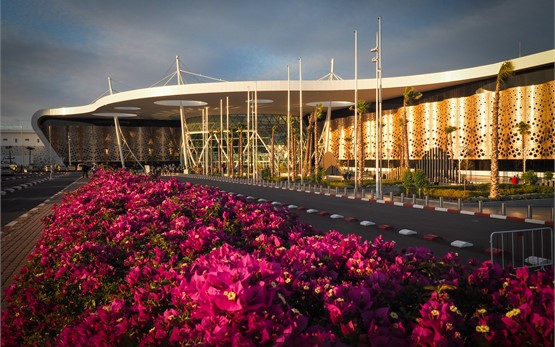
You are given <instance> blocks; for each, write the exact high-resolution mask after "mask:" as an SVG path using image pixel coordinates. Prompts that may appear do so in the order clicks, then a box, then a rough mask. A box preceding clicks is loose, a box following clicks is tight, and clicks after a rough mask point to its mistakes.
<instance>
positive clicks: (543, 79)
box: [33, 51, 555, 174]
mask: <svg viewBox="0 0 555 347" xmlns="http://www.w3.org/2000/svg"><path fill="white" fill-rule="evenodd" d="M554 58H555V51H548V52H542V53H539V54H535V55H532V56H527V57H522V58H515V59H514V60H513V63H514V65H515V76H514V77H513V78H511V79H510V80H509V81H508V82H507V84H506V85H505V86H504V89H503V90H502V91H501V102H500V106H501V110H500V111H501V112H500V123H499V127H500V142H499V143H500V151H499V153H500V161H501V168H502V170H507V171H518V170H519V165H520V164H519V163H521V162H522V159H523V156H524V157H525V158H526V159H527V163H528V167H529V168H531V169H536V170H538V171H542V170H549V169H551V170H553V165H552V164H553V160H555V142H554V141H555V136H554V129H555V127H554V122H555V121H554V120H555V115H554V110H555V101H554V95H555V82H554V78H553V75H554V70H553V64H554V61H555V59H554ZM500 65H501V63H497V64H491V65H486V66H481V67H476V68H471V69H464V70H457V71H448V72H440V73H435V74H427V75H418V76H406V77H393V78H385V79H384V81H383V112H382V118H381V124H382V136H381V141H380V142H381V150H380V152H381V158H380V159H381V163H382V167H386V168H394V167H396V166H398V164H399V160H400V155H401V152H400V151H401V147H402V143H403V141H404V140H403V137H402V131H401V127H400V126H399V125H400V119H401V118H402V117H403V114H404V112H405V109H404V108H403V100H402V96H403V91H404V88H405V87H406V86H412V87H413V88H414V89H415V90H417V91H419V92H421V93H422V94H423V98H422V100H420V102H419V103H418V104H417V105H414V106H410V107H407V120H408V122H407V128H408V139H409V159H410V161H411V166H412V167H419V165H420V166H422V165H427V164H425V163H426V161H427V160H432V159H430V158H436V157H437V153H443V154H442V155H443V158H444V159H442V160H444V161H445V160H447V161H450V162H451V166H450V168H451V169H456V170H460V169H461V163H462V162H466V169H473V170H489V159H490V155H491V146H490V144H491V141H490V137H491V126H492V124H491V115H492V108H493V97H494V92H493V90H494V89H495V78H496V74H497V71H498V69H499V66H500ZM176 73H177V74H179V73H181V71H180V70H179V65H177V72H176ZM178 80H180V79H178ZM357 84H358V85H359V87H358V95H359V100H364V101H366V102H367V104H368V105H369V112H368V113H365V114H363V115H362V121H361V123H360V125H359V126H360V127H361V128H362V140H363V145H362V148H363V154H364V155H363V159H364V161H365V165H364V166H365V168H368V169H369V170H372V168H373V166H375V164H374V163H375V159H376V155H375V153H376V142H377V137H376V113H375V103H376V100H375V97H374V95H375V88H376V80H374V79H367V80H361V81H358V82H357ZM354 85H355V81H354V80H340V81H335V80H329V81H322V80H318V81H290V80H288V81H246V82H212V83H200V84H188V85H184V84H180V83H178V84H177V85H175V86H163V87H152V88H147V89H139V90H133V91H128V92H121V93H117V94H111V95H109V96H106V97H104V98H101V99H99V100H98V101H96V102H95V103H93V104H90V105H84V106H79V107H73V108H71V107H70V108H60V109H49V110H40V111H38V112H37V113H35V115H34V116H33V127H34V129H35V130H36V132H37V134H38V136H39V138H40V139H42V141H44V142H45V143H47V144H48V145H47V147H49V146H50V144H51V145H52V149H53V152H54V153H55V156H54V159H53V160H54V161H55V162H56V163H58V164H61V165H68V164H69V163H70V161H71V162H105V163H119V164H120V165H125V163H129V164H131V163H137V164H140V163H143V164H149V163H150V164H164V163H178V164H181V165H182V166H184V167H185V169H188V170H195V171H201V172H204V173H224V174H225V173H229V170H230V168H231V167H233V170H241V169H242V168H243V167H244V166H245V165H246V166H247V168H246V169H245V171H246V172H247V174H248V173H249V172H250V173H251V174H255V173H256V172H259V171H260V170H261V168H264V167H268V166H273V167H275V168H277V169H279V168H281V171H282V172H283V171H287V169H288V168H289V169H291V170H292V169H293V165H295V164H294V163H297V165H302V162H303V161H304V160H306V154H305V153H304V152H303V151H304V149H305V148H306V147H307V145H308V143H307V138H308V135H309V133H308V129H309V127H310V124H309V120H310V119H311V113H313V111H314V109H315V105H318V104H321V105H323V106H324V115H323V117H322V119H321V120H320V121H319V122H318V123H317V124H318V127H317V131H316V134H317V137H318V145H317V147H318V151H317V152H318V153H319V154H318V156H319V160H318V162H319V163H322V161H321V159H322V158H323V157H324V154H326V153H327V154H328V156H329V154H331V156H332V157H333V158H334V159H335V161H336V162H337V164H336V165H338V166H344V167H352V166H353V159H354V142H355V141H353V139H355V138H356V136H355V135H354V126H355V124H354V123H355V122H354V115H353V111H352V107H351V106H352V105H353V104H354ZM519 122H526V123H528V124H529V125H530V134H529V135H527V136H525V137H524V138H523V136H522V134H519V133H518V132H517V130H516V124H518V123H519ZM300 123H302V126H299V124H300ZM288 124H289V125H288ZM446 127H453V128H456V130H455V131H452V132H451V133H447V132H446V131H445V128H446ZM70 153H71V155H70ZM303 155H305V158H304V159H303ZM434 160H436V159H433V160H432V161H434ZM438 160H439V159H438ZM272 164H273V165H272ZM469 165H470V167H469Z"/></svg>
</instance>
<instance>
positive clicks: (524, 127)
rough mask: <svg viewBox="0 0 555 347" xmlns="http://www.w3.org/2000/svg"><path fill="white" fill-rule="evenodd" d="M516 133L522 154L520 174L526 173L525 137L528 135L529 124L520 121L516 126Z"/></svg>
mask: <svg viewBox="0 0 555 347" xmlns="http://www.w3.org/2000/svg"><path fill="white" fill-rule="evenodd" d="M516 131H517V132H518V133H519V134H520V136H521V140H522V141H521V144H520V153H521V154H522V173H524V172H526V135H530V124H528V123H526V122H524V121H520V122H519V123H518V124H517V125H516Z"/></svg>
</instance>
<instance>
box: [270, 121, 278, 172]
mask: <svg viewBox="0 0 555 347" xmlns="http://www.w3.org/2000/svg"><path fill="white" fill-rule="evenodd" d="M276 128H277V125H274V126H272V137H271V138H270V176H272V177H274V175H275V172H274V169H275V168H274V161H275V159H274V158H275V135H276Z"/></svg>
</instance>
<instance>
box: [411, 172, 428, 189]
mask: <svg viewBox="0 0 555 347" xmlns="http://www.w3.org/2000/svg"><path fill="white" fill-rule="evenodd" d="M412 178H413V181H414V186H415V187H416V189H417V190H418V195H420V194H421V193H422V189H424V188H426V187H427V186H428V177H427V176H426V173H425V172H424V171H423V170H416V171H414V174H413V177H412Z"/></svg>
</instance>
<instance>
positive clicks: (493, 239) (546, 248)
mask: <svg viewBox="0 0 555 347" xmlns="http://www.w3.org/2000/svg"><path fill="white" fill-rule="evenodd" d="M553 250H554V238H553V229H551V228H547V227H544V228H535V229H522V230H508V231H496V232H493V233H492V234H491V235H490V253H491V262H492V263H493V262H496V263H499V264H500V265H501V266H502V267H503V268H506V267H509V266H512V267H513V268H519V267H524V266H527V267H529V268H542V269H543V268H545V267H547V266H553Z"/></svg>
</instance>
